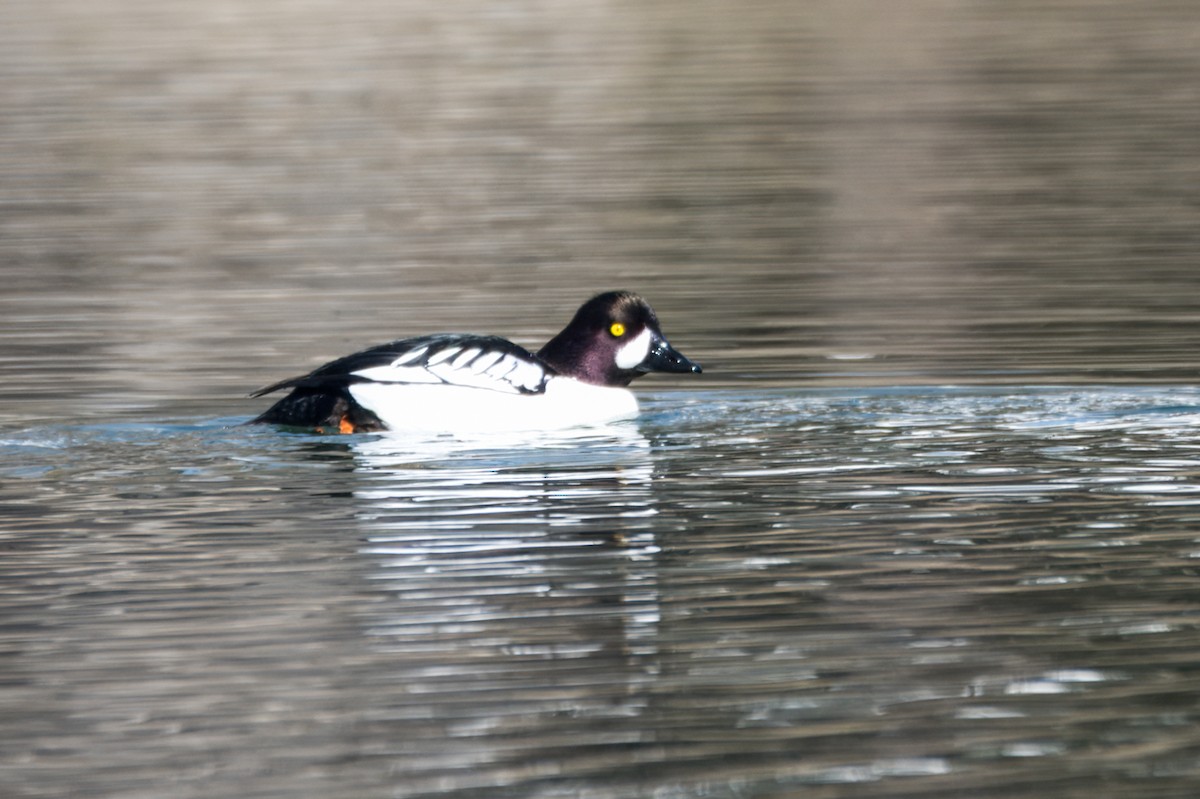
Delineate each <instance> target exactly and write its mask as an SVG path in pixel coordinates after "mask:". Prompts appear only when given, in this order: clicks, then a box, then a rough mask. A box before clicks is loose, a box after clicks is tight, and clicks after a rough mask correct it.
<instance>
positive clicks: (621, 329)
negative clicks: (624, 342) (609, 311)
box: [608, 322, 625, 338]
mask: <svg viewBox="0 0 1200 799" xmlns="http://www.w3.org/2000/svg"><path fill="white" fill-rule="evenodd" d="M608 332H609V333H612V334H613V337H614V338H620V337H621V336H623V335H625V325H623V324H621V323H620V322H613V323H612V325H610V326H609V328H608Z"/></svg>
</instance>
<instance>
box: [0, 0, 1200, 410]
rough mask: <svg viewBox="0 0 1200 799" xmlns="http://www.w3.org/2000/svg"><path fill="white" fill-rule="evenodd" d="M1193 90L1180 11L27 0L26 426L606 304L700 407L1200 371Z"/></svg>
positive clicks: (1, 102) (14, 403) (3, 261)
mask: <svg viewBox="0 0 1200 799" xmlns="http://www.w3.org/2000/svg"><path fill="white" fill-rule="evenodd" d="M1198 95H1200V6H1197V5H1196V4H1193V3H1186V2H1178V0H1148V2H1143V3H1136V4H1134V3H1128V2H1124V0H1084V1H1082V2H1081V1H1080V0H1051V1H1050V2H1044V1H1043V0H1039V1H1038V2H1023V1H1021V0H1018V1H1016V2H1006V3H1003V4H996V3H978V2H971V1H970V0H914V1H913V2H906V3H894V2H887V0H850V1H847V0H836V1H835V0H811V1H808V2H762V3H750V4H746V3H742V2H721V1H720V0H717V1H716V2H689V3H672V2H667V3H640V2H622V0H616V1H615V2H613V1H611V0H572V2H554V1H553V0H546V1H544V2H502V3H490V2H489V3H469V2H468V3H426V2H395V0H386V1H382V0H362V1H361V2H356V3H353V4H349V5H348V4H346V3H342V2H332V1H329V2H324V1H322V0H312V1H310V2H297V1H296V0H288V2H280V1H279V0H259V2H254V3H250V2H244V1H235V0H213V2H207V3H192V2H180V0H163V1H161V2H156V3H149V2H137V1H136V0H110V1H109V2H104V3H88V2H80V1H79V0H38V2H27V1H26V0H10V2H7V3H6V4H5V10H4V24H3V25H0V275H2V276H3V284H4V291H3V293H2V295H0V340H2V341H3V344H4V346H3V350H2V352H0V400H3V405H2V406H0V419H8V420H10V421H15V420H17V419H20V420H22V421H23V422H28V421H31V420H36V419H38V418H41V417H60V418H61V417H64V416H65V417H79V416H89V415H96V414H100V415H106V416H111V415H114V414H115V415H118V416H119V415H122V414H133V415H138V416H144V415H145V414H146V413H147V412H152V413H164V412H172V413H186V412H195V413H200V414H216V415H238V414H249V413H252V412H254V411H256V410H258V409H259V408H260V406H261V401H254V400H248V399H246V398H245V394H246V393H247V392H249V391H250V390H252V389H254V388H256V387H258V386H260V385H262V384H264V383H266V382H269V381H273V380H275V379H277V378H282V377H284V376H289V375H292V374H295V373H299V372H302V371H305V370H307V369H309V368H311V367H313V366H316V365H318V364H319V363H322V362H324V361H326V360H329V359H330V358H332V357H335V356H338V355H341V354H344V353H345V352H348V351H351V350H353V349H356V348H359V347H363V346H366V345H369V344H373V343H377V342H380V341H385V340H388V339H391V338H396V337H400V336H403V335H410V334H416V333H422V332H431V331H440V330H454V331H472V332H490V333H498V334H502V335H506V336H509V337H511V338H514V339H515V340H517V341H519V342H521V343H524V344H527V345H530V346H537V345H539V344H540V343H542V342H543V341H544V340H545V339H546V338H547V337H549V336H550V335H551V334H552V333H553V332H555V331H556V330H557V329H559V328H560V327H561V326H562V324H563V323H565V321H566V320H567V318H569V316H570V314H571V313H572V312H573V311H574V309H575V307H576V306H577V305H578V304H579V303H580V302H582V300H584V299H585V298H586V297H587V296H589V295H590V294H591V293H593V292H596V291H600V290H605V289H610V288H629V289H633V290H636V291H639V292H641V293H643V294H644V295H646V296H647V298H648V299H649V300H650V301H651V302H652V303H653V304H654V305H655V307H656V308H657V310H658V311H659V315H660V316H661V317H662V319H663V322H664V327H665V329H666V332H667V334H668V335H669V336H670V337H671V339H672V340H673V341H674V343H675V344H676V345H677V346H678V347H679V348H680V349H681V350H683V351H684V352H685V353H687V354H689V355H691V356H692V357H694V358H696V359H698V360H700V361H701V362H703V363H704V365H705V367H706V374H705V385H706V386H710V387H711V386H730V385H745V384H747V383H749V382H754V383H756V384H758V385H773V384H784V385H800V386H803V385H840V386H855V385H881V384H883V385H886V384H926V383H1013V384H1028V383H1061V382H1135V383H1145V382H1192V381H1193V380H1194V379H1195V374H1196V370H1195V363H1196V360H1197V357H1196V344H1197V341H1198V340H1200V333H1198V332H1197V326H1196V323H1197V321H1198V320H1200V298H1198V296H1197V291H1196V290H1195V289H1196V287H1197V284H1198V283H1200V275H1198V270H1197V264H1196V253H1197V249H1198V248H1197V244H1198V243H1200V224H1198V223H1200V189H1198V186H1200V137H1198V136H1197V135H1196V134H1197V131H1200V96H1198ZM659 385H671V383H670V381H669V379H666V380H661V381H660V382H659Z"/></svg>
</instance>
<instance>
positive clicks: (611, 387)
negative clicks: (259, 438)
mask: <svg viewBox="0 0 1200 799" xmlns="http://www.w3.org/2000/svg"><path fill="white" fill-rule="evenodd" d="M700 371H701V369H700V365H699V364H697V363H693V362H692V361H690V360H688V359H687V358H685V357H684V356H683V355H682V354H680V353H679V351H678V350H676V349H675V348H674V347H672V346H671V344H670V343H669V342H668V341H667V339H666V337H665V336H664V335H663V334H662V330H661V329H659V324H658V317H657V316H656V315H655V313H654V309H653V308H651V307H650V305H649V303H647V302H646V301H645V300H643V299H642V298H641V297H639V296H637V295H636V294H632V293H630V292H626V291H610V292H607V293H604V294H600V295H597V296H596V297H593V298H592V299H590V300H588V301H587V302H585V303H584V304H583V305H582V306H581V307H580V309H579V310H578V311H577V312H576V313H575V317H574V318H573V319H572V320H571V323H570V324H568V325H567V326H566V327H565V328H564V329H563V331H562V332H561V333H559V334H558V335H557V336H555V337H554V338H552V339H550V341H549V342H547V344H546V346H544V347H542V348H541V349H540V350H538V351H537V353H536V354H535V353H532V352H530V351H528V350H526V349H525V348H524V347H521V346H519V345H517V344H514V343H512V342H511V341H508V340H507V339H503V338H499V337H498V336H478V335H472V334H467V333H439V334H434V335H430V336H418V337H416V338H406V339H399V340H397V341H392V342H390V343H387V344H381V345H379V346H377V347H371V348H370V349H366V350H363V351H362V352H356V353H354V354H353V355H347V356H346V357H344V358H338V359H337V360H336V361H331V362H330V363H327V364H325V365H324V366H322V367H320V368H319V369H316V370H315V371H313V372H310V373H309V374H307V375H304V376H303V377H293V378H291V379H288V380H283V381H281V382H279V383H274V384H272V385H269V386H267V387H266V388H263V389H260V390H258V391H256V392H254V393H253V394H252V395H251V396H254V397H260V396H262V395H264V394H270V393H271V392H273V391H279V390H280V389H285V388H290V389H291V393H289V394H288V395H287V396H286V397H284V398H283V399H281V400H280V401H279V402H276V403H275V404H274V405H272V406H271V407H270V408H269V409H268V410H267V411H266V412H265V413H263V414H262V415H261V416H259V417H257V418H255V419H254V420H253V422H254V423H266V424H277V425H284V426H287V427H303V428H310V429H315V430H317V431H319V432H334V431H336V432H341V433H360V432H375V431H380V430H417V431H426V432H451V433H453V432H459V431H467V432H471V431H503V430H524V429H555V428H564V427H574V426H578V425H590V424H603V423H605V422H611V421H616V420H619V419H628V418H631V417H633V416H636V415H637V412H638V406H637V400H636V399H635V398H634V396H633V394H632V393H631V392H630V391H629V390H628V389H626V388H625V386H628V385H629V384H630V383H632V382H633V381H634V380H635V379H637V378H639V377H641V376H642V375H644V374H646V373H647V372H695V373H699V372H700Z"/></svg>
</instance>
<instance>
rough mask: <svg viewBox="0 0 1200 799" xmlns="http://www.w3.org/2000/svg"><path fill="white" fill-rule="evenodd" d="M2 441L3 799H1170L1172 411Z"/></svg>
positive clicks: (1172, 407) (835, 408)
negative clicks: (541, 432) (519, 441)
mask: <svg viewBox="0 0 1200 799" xmlns="http://www.w3.org/2000/svg"><path fill="white" fill-rule="evenodd" d="M646 405H647V407H646V411H647V413H646V415H645V416H644V418H643V419H642V420H641V421H640V422H638V423H628V424H621V425H615V426H613V427H612V428H609V429H605V430H602V431H594V432H592V433H587V434H583V433H581V434H579V435H577V436H568V437H558V438H554V437H548V438H546V439H544V440H541V441H538V442H536V443H535V444H533V445H529V444H526V445H524V446H522V447H520V448H513V447H512V446H510V445H509V444H508V442H503V441H475V442H461V441H446V440H440V441H439V440H435V441H427V442H414V441H406V440H392V439H389V438H387V437H378V436H362V437H318V436H311V437H310V436H297V435H288V434H283V433H277V432H274V431H270V430H262V429H253V430H247V429H245V428H240V427H236V426H230V421H231V420H191V421H175V422H164V423H162V424H158V425H149V424H128V425H93V426H66V427H63V426H56V427H50V428H34V429H30V430H24V431H11V430H10V431H8V432H7V433H6V434H5V436H4V438H3V441H2V442H0V447H2V451H3V455H4V463H5V466H4V467H3V470H2V471H3V478H4V482H3V484H4V489H3V499H4V501H5V506H6V508H7V513H6V521H5V536H4V540H5V551H6V554H5V558H4V561H3V566H2V567H0V569H2V572H3V575H2V576H3V580H2V584H3V586H4V588H3V600H4V604H5V608H6V611H5V620H4V640H5V642H6V650H7V657H6V658H5V662H6V679H5V688H4V694H5V696H6V697H7V699H6V707H7V710H6V713H7V714H9V716H8V718H9V719H10V721H11V720H12V719H13V718H17V717H19V718H21V719H23V723H22V724H21V725H19V727H18V726H17V725H15V724H10V725H9V728H8V729H9V730H10V732H9V736H8V737H9V739H8V740H7V741H5V750H6V751H7V752H8V755H7V765H6V777H5V779H6V781H8V782H9V784H11V785H17V786H19V787H20V788H21V789H22V792H21V794H20V795H28V796H52V795H62V794H61V791H62V790H63V789H64V788H65V787H66V786H70V787H71V788H72V790H74V791H77V792H78V794H79V795H108V794H111V795H122V796H152V795H163V792H164V791H165V792H167V793H169V794H170V795H173V796H212V795H228V796H232V795H238V796H283V795H288V794H290V795H301V796H330V795H336V796H513V797H517V796H520V797H526V796H563V795H570V796H575V795H579V796H630V797H635V796H650V795H665V796H781V795H793V794H794V795H804V796H809V795H812V796H838V795H847V792H848V791H849V790H850V789H853V795H856V796H968V795H970V796H1009V795H1045V796H1058V797H1070V796H1079V797H1084V796H1089V795H1096V794H1097V792H1100V793H1101V794H1103V795H1112V796H1116V795H1139V796H1185V795H1187V794H1188V792H1189V791H1190V790H1192V789H1193V788H1194V787H1195V785H1196V784H1197V780H1200V769H1198V766H1197V764H1198V763H1200V733H1197V730H1200V726H1197V723H1196V722H1197V718H1196V713H1197V711H1196V705H1195V699H1196V696H1197V695H1198V692H1200V678H1198V677H1197V672H1196V668H1195V663H1196V661H1195V652H1196V650H1197V648H1198V647H1200V603H1198V601H1197V592H1196V586H1197V563H1200V560H1198V559H1200V533H1198V528H1197V521H1198V520H1200V479H1198V476H1200V435H1197V433H1196V429H1197V423H1198V422H1200V393H1198V392H1196V391H1194V390H1128V389H1120V390H1119V389H1102V388H1098V389H1078V390H1076V389H1071V390H1068V389H1038V390H1021V391H1008V390H1005V391H988V390H982V389H973V390H948V389H941V390H939V389H909V390H867V391H852V392H844V391H831V392H795V391H775V392H762V391H758V392H725V391H716V392H711V391H710V392H687V393H662V394H653V395H651V396H650V397H649V398H648V402H647V404H646Z"/></svg>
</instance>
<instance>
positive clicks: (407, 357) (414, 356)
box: [392, 347, 429, 366]
mask: <svg viewBox="0 0 1200 799" xmlns="http://www.w3.org/2000/svg"><path fill="white" fill-rule="evenodd" d="M426 352H429V348H428V347H417V348H416V349H415V350H412V351H410V352H406V353H404V354H403V355H401V356H400V357H399V358H397V359H396V360H394V361H392V366H403V365H404V364H406V363H412V362H413V361H415V360H418V359H419V358H420V357H421V356H422V355H424V354H425V353H426Z"/></svg>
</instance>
